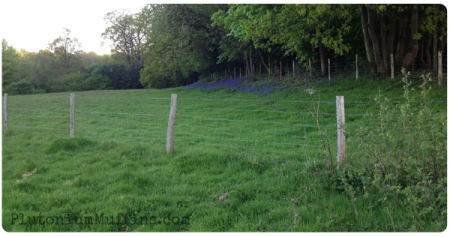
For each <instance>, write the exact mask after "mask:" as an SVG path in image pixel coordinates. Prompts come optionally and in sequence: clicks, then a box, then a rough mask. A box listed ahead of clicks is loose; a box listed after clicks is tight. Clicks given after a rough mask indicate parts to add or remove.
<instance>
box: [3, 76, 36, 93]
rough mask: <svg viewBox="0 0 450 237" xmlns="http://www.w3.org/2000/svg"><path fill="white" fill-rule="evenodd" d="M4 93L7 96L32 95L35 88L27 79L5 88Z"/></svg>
mask: <svg viewBox="0 0 450 237" xmlns="http://www.w3.org/2000/svg"><path fill="white" fill-rule="evenodd" d="M4 92H5V93H8V94H9V95H26V94H33V93H34V92H35V88H34V86H33V83H31V81H30V80H29V79H22V80H20V81H18V82H13V83H11V84H9V85H8V86H6V88H5V89H4Z"/></svg>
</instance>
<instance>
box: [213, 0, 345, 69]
mask: <svg viewBox="0 0 450 237" xmlns="http://www.w3.org/2000/svg"><path fill="white" fill-rule="evenodd" d="M353 18H354V13H353V12H352V11H351V7H350V6H349V5H330V4H321V5H314V4H308V5H301V4H298V5H294V4H287V5H268V4H240V5H232V6H231V8H230V9H229V10H228V11H227V12H225V11H218V12H217V13H215V14H214V15H213V20H214V23H213V24H214V25H218V26H223V27H224V28H225V29H229V30H230V33H229V34H228V35H232V36H234V37H236V38H238V39H240V40H244V41H253V42H254V45H255V47H256V48H269V49H270V48H271V46H273V45H275V44H282V45H283V48H284V49H285V50H286V54H291V55H296V56H297V58H298V59H303V60H304V59H305V58H306V57H311V56H310V55H311V52H310V50H308V49H310V48H311V44H314V45H315V46H316V47H317V45H318V43H319V42H321V43H323V44H324V45H325V46H326V47H328V48H330V49H333V50H334V52H335V53H336V54H340V55H342V54H344V53H346V52H348V51H349V49H350V45H349V43H348V42H344V40H343V38H344V36H345V35H346V34H348V33H349V32H350V30H351V27H350V22H351V21H352V19H353ZM336 21H339V23H340V25H339V26H338V27H336V26H335V22H336ZM303 60H302V61H303Z"/></svg>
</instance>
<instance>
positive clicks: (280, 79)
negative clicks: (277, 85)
mask: <svg viewBox="0 0 450 237" xmlns="http://www.w3.org/2000/svg"><path fill="white" fill-rule="evenodd" d="M281 74H282V70H281V60H280V80H281Z"/></svg>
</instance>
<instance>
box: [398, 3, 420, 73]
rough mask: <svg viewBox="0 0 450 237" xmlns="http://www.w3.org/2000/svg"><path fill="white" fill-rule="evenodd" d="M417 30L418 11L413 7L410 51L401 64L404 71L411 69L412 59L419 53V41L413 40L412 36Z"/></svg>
mask: <svg viewBox="0 0 450 237" xmlns="http://www.w3.org/2000/svg"><path fill="white" fill-rule="evenodd" d="M418 29H419V10H418V9H417V7H415V8H414V9H413V10H412V12H411V41H410V49H409V51H408V53H407V54H406V55H405V58H404V59H403V62H402V67H403V68H405V69H406V70H410V69H411V68H412V64H413V62H414V59H415V58H416V56H417V52H418V51H419V40H416V39H414V35H415V34H417V32H418Z"/></svg>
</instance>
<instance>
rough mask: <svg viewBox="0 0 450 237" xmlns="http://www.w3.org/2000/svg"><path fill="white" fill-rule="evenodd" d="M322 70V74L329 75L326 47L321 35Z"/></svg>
mask: <svg viewBox="0 0 450 237" xmlns="http://www.w3.org/2000/svg"><path fill="white" fill-rule="evenodd" d="M319 54H320V70H321V72H322V76H325V75H327V59H326V56H325V47H324V46H323V44H322V37H319Z"/></svg>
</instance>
